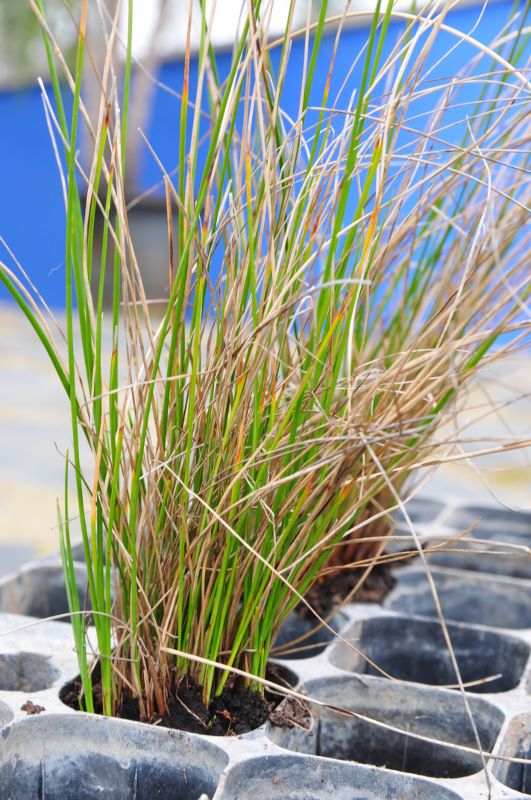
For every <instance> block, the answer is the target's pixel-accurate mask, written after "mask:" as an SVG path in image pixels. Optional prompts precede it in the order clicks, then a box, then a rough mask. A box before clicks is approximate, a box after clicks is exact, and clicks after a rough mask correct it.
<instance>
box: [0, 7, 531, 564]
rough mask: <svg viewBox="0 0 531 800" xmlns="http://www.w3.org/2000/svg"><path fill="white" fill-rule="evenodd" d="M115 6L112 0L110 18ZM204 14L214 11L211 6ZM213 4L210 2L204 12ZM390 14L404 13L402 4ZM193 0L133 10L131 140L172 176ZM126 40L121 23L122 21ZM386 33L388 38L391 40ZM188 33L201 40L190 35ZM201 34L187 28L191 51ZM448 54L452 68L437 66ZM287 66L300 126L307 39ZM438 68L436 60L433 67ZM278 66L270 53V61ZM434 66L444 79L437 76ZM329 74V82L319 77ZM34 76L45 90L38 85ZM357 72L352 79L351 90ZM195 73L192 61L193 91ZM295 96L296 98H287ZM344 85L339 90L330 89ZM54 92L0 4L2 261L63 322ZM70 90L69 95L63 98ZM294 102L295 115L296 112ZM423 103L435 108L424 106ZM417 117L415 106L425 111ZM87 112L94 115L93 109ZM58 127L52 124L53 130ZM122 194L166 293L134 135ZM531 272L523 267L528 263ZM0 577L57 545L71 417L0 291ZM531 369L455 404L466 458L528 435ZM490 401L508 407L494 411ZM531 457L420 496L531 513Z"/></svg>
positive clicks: (477, 470) (468, 12)
mask: <svg viewBox="0 0 531 800" xmlns="http://www.w3.org/2000/svg"><path fill="white" fill-rule="evenodd" d="M116 3H117V0H109V1H108V3H107V8H108V12H109V14H112V13H113V12H114V11H115V9H116ZM80 5H81V3H80V2H79V0H47V2H46V7H47V9H48V18H49V19H50V20H51V27H52V29H53V31H54V34H55V35H56V38H57V41H58V43H59V45H60V46H61V48H62V50H63V52H65V53H66V56H67V61H69V62H70V64H72V59H73V56H74V52H75V44H76V36H77V19H78V15H79V11H80ZM207 5H208V3H207ZM287 5H288V3H287V2H286V0H278V1H277V2H276V3H273V5H272V12H271V13H272V16H271V35H272V36H273V37H274V36H275V35H277V34H278V35H280V34H282V32H283V30H284V26H285V23H286V13H287ZM210 6H211V7H212V4H211V3H210ZM373 6H374V2H373V0H355V2H352V3H350V4H348V7H349V9H350V10H352V11H356V12H370V11H371V10H372V8H373ZM524 6H527V7H528V6H529V3H518V2H516V3H515V2H513V0H510V2H509V1H506V0H487V2H485V3H483V4H480V3H477V2H474V1H472V2H471V1H470V0H466V2H456V3H455V7H454V9H453V10H452V11H451V13H450V15H449V17H448V18H447V23H448V24H449V25H451V26H453V27H455V28H457V29H459V30H461V31H465V32H468V33H470V34H471V35H473V36H475V37H477V38H478V39H479V40H480V41H482V42H485V43H488V42H489V41H491V40H493V39H494V38H495V36H497V35H498V34H499V33H500V32H501V31H502V30H503V26H504V25H505V23H506V21H507V18H508V16H509V14H510V13H511V12H512V11H514V10H515V9H516V10H518V9H519V8H520V11H521V13H524ZM397 8H401V9H410V8H411V3H410V2H399V3H398V4H397ZM187 9H188V1H187V0H135V2H134V30H133V48H134V56H135V58H136V59H137V61H138V66H137V69H136V70H135V75H134V82H133V93H132V102H131V110H130V131H132V132H133V133H134V132H136V131H137V130H138V129H140V130H141V131H142V132H143V134H144V135H145V137H146V138H147V140H148V141H149V143H150V145H151V147H152V148H153V149H154V151H155V152H156V153H157V155H158V157H159V158H160V160H161V161H162V163H163V164H164V166H165V168H166V169H167V170H168V172H169V173H170V174H174V172H175V165H176V163H177V159H178V155H177V148H176V142H177V132H178V124H179V93H180V91H181V89H182V81H183V71H184V65H183V50H184V46H185V38H186V20H187V13H188V11H187ZM330 9H331V12H332V13H333V12H336V13H338V14H340V13H342V12H343V11H344V10H345V0H335V2H332V3H331V4H330ZM318 11H319V3H318V2H315V1H314V3H313V5H312V4H311V5H310V6H309V5H308V3H307V2H305V0H299V2H298V4H297V7H296V20H298V21H299V22H300V24H301V25H302V24H303V23H304V22H305V20H306V19H307V18H308V16H310V17H311V16H313V17H315V15H316V14H317V13H318ZM240 16H241V2H240V0H217V3H216V10H215V15H214V20H215V27H214V39H213V43H214V46H215V48H216V49H217V52H218V54H219V65H220V69H221V72H222V73H223V69H226V68H228V65H229V63H230V49H231V45H232V43H233V41H234V37H235V34H236V32H237V29H238V25H239V22H240ZM368 22H369V17H368V16H364V17H363V16H361V15H360V16H357V17H356V19H355V21H353V22H352V23H349V24H348V25H347V26H346V28H345V30H344V31H343V33H342V36H341V41H340V44H339V57H338V59H337V63H339V64H341V65H343V64H344V72H345V75H347V73H348V72H349V68H350V65H351V63H352V61H353V54H356V53H358V52H359V50H360V48H361V47H362V46H363V42H364V41H365V39H366V35H367V25H368ZM122 23H123V24H122V35H124V36H125V30H124V25H125V19H124V20H122ZM396 33H397V30H395V34H393V26H391V30H390V34H389V39H390V43H391V42H392V41H393V36H395V37H396ZM194 37H195V39H194ZM197 37H198V26H197V24H196V23H195V24H194V26H193V28H192V39H193V41H196V42H197ZM100 39H101V37H99V36H98V26H97V20H94V21H93V26H92V29H91V28H90V27H89V31H88V42H89V47H90V50H91V53H92V54H93V57H94V61H95V63H97V62H98V58H101V57H102V53H103V52H104V51H103V49H102V48H103V47H104V46H103V42H102V41H101V40H100ZM334 41H335V31H334V26H333V25H331V26H330V30H329V32H328V35H327V36H326V37H325V40H324V41H323V45H322V48H321V50H322V52H321V53H320V54H319V58H321V59H322V64H323V70H322V71H323V76H324V77H326V65H327V63H328V59H329V57H330V50H331V48H332V47H334ZM454 45H455V39H453V38H452V37H451V36H449V35H441V36H440V37H439V41H438V44H437V47H436V48H434V51H433V53H432V56H431V57H432V60H433V64H432V68H433V70H434V74H435V75H437V74H439V75H441V74H443V75H446V76H447V75H448V74H449V73H450V74H452V72H457V71H458V70H459V69H460V67H461V66H462V65H463V64H464V63H466V61H467V60H468V58H469V56H470V52H471V51H470V48H468V47H467V46H465V45H463V44H460V45H459V46H457V47H454ZM450 50H451V58H447V59H446V60H444V59H443V56H445V55H446V54H448V52H449V51H450ZM291 58H292V64H293V69H290V75H289V77H288V80H287V85H286V91H285V100H284V103H283V104H284V106H285V107H284V110H285V112H286V113H287V114H290V113H292V114H293V116H296V108H294V107H293V106H294V104H296V99H297V97H298V92H299V87H300V76H301V71H302V69H303V68H304V50H303V41H302V39H299V40H298V42H295V43H294V44H293V49H292V56H291ZM438 59H443V60H442V61H441V64H440V65H439V66H437V65H438ZM273 60H274V52H273ZM437 69H438V70H439V73H437ZM324 77H323V80H324ZM38 79H41V81H42V82H41V83H40V84H39V83H38ZM357 79H358V76H357V75H356V73H353V74H352V76H351V85H350V86H349V87H347V88H348V89H349V90H350V91H351V90H353V89H354V88H355V85H356V80H357ZM193 80H194V64H193V63H192V65H191V82H192V84H193ZM290 87H291V92H290ZM337 88H339V86H338V87H337ZM48 89H49V86H48V82H47V66H46V56H45V52H44V48H43V45H42V41H41V38H40V31H39V25H38V22H37V21H36V19H35V16H34V13H33V11H32V9H31V6H30V3H29V2H26V1H25V0H19V1H18V2H15V0H0V143H1V147H0V260H2V261H3V262H4V263H6V264H8V266H10V267H11V268H13V269H15V270H23V271H24V272H25V273H26V274H27V275H28V277H29V278H30V280H31V281H32V283H33V284H34V286H35V288H36V291H37V292H38V293H39V295H40V296H41V297H42V298H43V299H44V301H45V302H46V303H47V304H49V306H50V307H51V309H52V311H53V313H54V315H55V317H56V319H57V322H58V324H59V325H60V324H61V319H62V309H63V308H64V288H63V284H64V253H63V249H64V205H63V194H62V185H61V171H60V164H58V163H57V159H56V154H55V151H54V147H53V144H52V137H51V133H50V123H49V120H48V121H47V118H46V114H45V104H44V102H43V92H47V91H48ZM84 91H85V97H86V102H87V105H88V107H89V108H90V104H91V102H93V103H95V102H96V100H97V97H98V87H97V82H96V79H95V77H94V79H93V80H92V81H91V77H90V74H89V75H88V78H87V83H86V86H85V87H84ZM67 94H68V93H67V92H65V97H67ZM290 103H291V106H290ZM427 103H429V100H427ZM421 111H422V109H419V113H421ZM94 113H95V112H94ZM52 127H53V126H52ZM129 150H130V152H129V153H128V164H131V165H132V167H131V169H130V176H129V186H128V187H127V191H128V199H129V203H130V208H131V209H132V217H131V218H134V231H133V239H134V241H135V243H136V247H137V255H138V258H139V262H140V263H142V265H143V270H144V278H145V282H146V286H147V289H148V292H149V294H150V296H151V297H153V298H157V297H161V296H163V295H164V292H165V288H166V286H165V280H166V274H167V266H166V253H167V245H166V236H165V224H166V223H165V207H164V201H163V192H162V185H161V173H160V169H159V167H158V166H157V164H156V162H155V160H154V158H153V157H152V155H151V154H150V152H149V148H148V147H147V146H146V144H145V142H144V141H143V139H142V137H141V136H140V135H139V134H138V133H137V134H136V135H133V134H132V135H131V136H130V142H129ZM530 266H531V264H530ZM0 375H1V382H0V574H2V573H7V572H9V571H11V570H12V569H14V568H16V567H17V566H18V565H19V564H20V563H22V562H23V561H25V560H28V559H29V558H31V557H34V556H41V555H45V554H47V553H51V552H55V551H57V549H58V532H57V528H56V501H57V498H58V497H59V496H60V495H61V493H62V485H63V471H64V453H65V451H66V449H67V448H68V446H69V438H70V437H69V408H68V404H67V402H66V399H65V397H64V396H63V390H62V388H61V387H60V386H58V385H57V382H56V379H55V376H54V374H53V373H52V371H51V370H50V368H49V366H48V363H47V358H46V356H45V354H44V352H43V351H42V348H41V347H40V345H39V343H38V342H37V341H36V338H35V336H34V335H33V333H32V331H31V329H30V328H29V326H28V325H27V324H26V322H25V320H24V319H23V318H22V315H21V314H20V312H19V311H18V309H17V307H16V305H15V304H14V303H13V302H12V301H10V300H9V298H8V296H7V293H6V292H5V291H4V290H3V288H0ZM530 393H531V369H530V367H529V361H528V355H526V354H524V353H523V354H520V355H518V354H516V355H515V356H513V357H511V359H510V360H505V361H504V362H501V363H499V364H498V365H497V366H496V367H494V368H490V369H485V370H483V371H482V373H481V374H480V375H479V377H478V379H477V380H476V382H475V384H474V386H473V387H472V389H471V391H470V392H469V395H468V397H467V398H466V402H465V403H464V405H463V410H462V413H461V416H460V417H459V422H460V423H467V424H469V425H470V428H469V430H468V436H469V437H470V438H471V437H473V439H474V441H473V443H471V444H470V445H469V449H470V450H472V449H481V448H482V447H485V448H489V447H491V446H493V445H496V444H502V443H503V442H506V441H508V440H511V439H531V400H530ZM493 401H496V402H498V403H499V402H502V403H503V407H502V408H501V410H499V411H497V412H493V411H492V404H493ZM529 455H530V449H529V448H523V449H521V450H518V451H515V452H512V453H503V454H500V453H498V454H495V455H487V456H484V457H482V458H473V459H466V460H459V461H455V462H454V463H452V464H449V465H447V466H445V467H443V468H441V469H440V470H439V471H438V472H437V474H436V475H435V476H429V475H427V476H426V477H427V479H428V478H429V480H427V482H426V485H425V486H424V487H423V489H422V491H423V492H424V493H425V494H427V495H433V494H439V495H440V494H443V495H447V496H451V497H454V498H457V499H461V500H463V501H464V502H467V501H469V502H470V501H473V502H488V503H503V504H505V505H508V506H509V507H511V508H518V509H520V508H530V507H531V492H530V483H531V482H530V478H531V466H530V459H529Z"/></svg>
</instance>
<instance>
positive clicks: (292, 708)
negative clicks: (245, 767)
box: [59, 665, 309, 736]
mask: <svg viewBox="0 0 531 800" xmlns="http://www.w3.org/2000/svg"><path fill="white" fill-rule="evenodd" d="M267 678H268V680H271V681H274V682H276V683H279V684H281V685H284V686H291V685H292V684H293V681H291V680H290V673H289V671H288V670H283V669H282V668H281V667H278V666H276V665H272V666H271V667H270V669H269V670H268V674H267ZM81 688H82V685H81V678H80V677H79V676H78V677H77V678H75V679H74V680H73V681H71V682H70V683H67V684H66V686H64V687H63V688H62V689H61V692H60V694H59V696H60V698H61V700H62V702H63V703H65V705H67V706H70V708H73V709H74V710H76V711H78V710H79V698H80V694H81ZM98 689H99V691H98ZM282 699H283V698H282V696H280V695H277V694H273V693H272V692H269V691H266V692H265V695H262V694H260V693H259V692H256V691H252V690H250V689H248V688H246V687H242V686H239V685H238V684H236V685H231V686H229V685H227V686H226V687H225V689H224V690H223V692H222V693H221V695H220V696H219V697H215V698H213V700H212V702H211V703H210V706H209V707H208V708H206V707H205V705H204V703H203V699H202V690H201V687H200V686H198V685H197V684H196V683H194V682H193V681H191V680H189V679H183V680H182V681H181V683H180V684H178V685H177V684H174V685H173V687H172V691H171V695H170V698H169V700H168V714H167V715H166V716H164V717H155V718H154V719H153V720H151V722H152V723H153V724H156V725H161V726H162V727H165V728H174V729H177V730H182V731H189V732H191V733H202V734H207V735H209V736H237V735H240V734H242V733H248V732H249V731H252V730H254V729H255V728H259V727H260V725H263V723H264V722H266V721H267V720H268V719H271V721H272V722H273V723H274V724H275V725H279V726H286V727H292V726H293V725H300V724H301V719H302V718H303V716H304V715H306V716H308V714H309V709H306V704H305V703H302V702H300V701H295V702H290V703H285V704H283V705H282V706H281V707H280V708H279V704H280V703H281V701H282ZM94 700H95V706H96V708H95V710H96V713H98V714H101V713H102V711H103V710H102V704H101V688H100V685H99V684H98V683H97V682H96V681H95V685H94ZM303 707H304V713H303V710H302V709H303ZM118 716H119V717H120V718H121V719H128V720H133V721H135V722H139V721H140V712H139V707H138V701H137V700H135V699H134V698H127V697H126V698H124V701H123V704H122V708H121V712H120V713H119V714H118Z"/></svg>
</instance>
